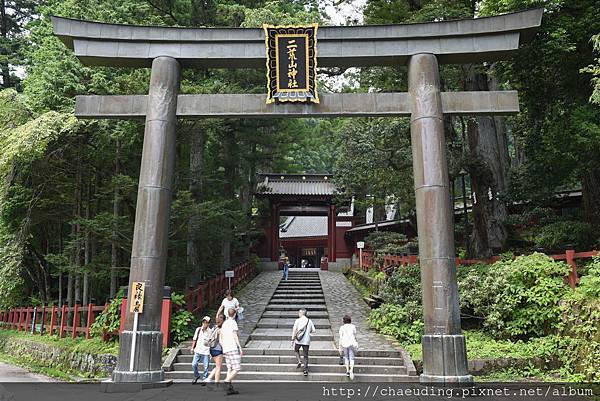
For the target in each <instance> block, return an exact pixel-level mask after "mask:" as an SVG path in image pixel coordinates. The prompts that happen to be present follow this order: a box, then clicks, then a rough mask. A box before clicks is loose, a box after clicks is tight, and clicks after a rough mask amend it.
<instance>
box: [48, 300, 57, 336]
mask: <svg viewBox="0 0 600 401" xmlns="http://www.w3.org/2000/svg"><path fill="white" fill-rule="evenodd" d="M55 325H56V305H52V310H51V311H50V333H49V334H50V335H53V334H54V326H55Z"/></svg>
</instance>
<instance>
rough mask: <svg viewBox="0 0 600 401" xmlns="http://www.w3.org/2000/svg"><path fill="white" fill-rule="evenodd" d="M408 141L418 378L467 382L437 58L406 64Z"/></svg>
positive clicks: (416, 57)
mask: <svg viewBox="0 0 600 401" xmlns="http://www.w3.org/2000/svg"><path fill="white" fill-rule="evenodd" d="M408 91H409V98H410V105H411V125H410V130H411V143H412V155H413V172H414V180H415V198H416V209H417V225H418V235H419V259H420V266H421V285H422V287H423V289H422V291H423V319H424V322H425V335H424V336H423V341H422V346H423V374H422V375H421V382H425V383H429V382H441V383H445V382H450V383H452V382H471V381H472V380H473V378H472V377H471V376H470V375H469V374H468V371H467V354H466V347H465V338H464V336H463V335H462V334H461V330H460V310H459V303H458V285H457V282H456V260H455V252H454V229H453V219H452V218H453V216H452V207H451V204H450V203H451V202H450V191H449V177H448V163H447V161H446V142H445V138H444V122H443V110H442V99H441V95H440V77H439V69H438V61H437V59H436V57H435V55H433V54H428V53H423V54H417V55H414V56H412V57H411V58H410V62H409V66H408Z"/></svg>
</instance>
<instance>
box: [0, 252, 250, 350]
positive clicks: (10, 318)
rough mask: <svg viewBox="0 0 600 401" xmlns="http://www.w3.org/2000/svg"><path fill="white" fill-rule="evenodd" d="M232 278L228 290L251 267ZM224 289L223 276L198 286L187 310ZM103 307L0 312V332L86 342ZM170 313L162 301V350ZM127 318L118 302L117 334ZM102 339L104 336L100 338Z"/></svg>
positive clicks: (216, 298) (211, 301)
mask: <svg viewBox="0 0 600 401" xmlns="http://www.w3.org/2000/svg"><path fill="white" fill-rule="evenodd" d="M230 270H233V271H234V277H233V278H232V279H231V287H232V288H235V287H236V286H237V285H238V284H239V283H240V282H242V281H244V280H246V279H248V278H249V277H250V276H251V275H252V272H253V265H252V264H251V263H249V262H244V263H240V264H238V265H236V266H235V267H233V268H232V269H230ZM227 287H228V279H227V278H226V277H225V274H224V273H221V274H219V275H218V276H216V277H213V278H211V279H209V280H208V281H206V282H204V283H201V284H200V285H198V287H197V288H195V289H193V290H192V291H190V292H189V293H188V294H187V295H186V301H187V302H186V303H187V310H189V311H190V312H192V313H196V314H200V313H202V312H204V311H205V310H206V308H209V307H211V306H213V305H215V304H216V303H218V302H220V301H221V297H222V296H223V295H224V294H225V291H226V290H227ZM107 307H108V304H105V305H94V304H89V305H87V306H85V305H83V306H82V305H75V306H73V307H67V306H66V305H63V306H62V308H59V307H57V306H27V307H22V306H20V307H17V308H12V309H8V310H2V311H0V328H2V329H6V330H17V331H23V332H30V333H32V334H38V335H45V334H49V335H58V336H59V337H65V336H67V335H69V336H71V337H72V338H76V337H78V336H80V335H82V336H84V337H85V338H86V339H89V338H90V337H91V333H90V327H91V326H92V324H93V323H94V320H95V318H96V317H97V315H98V314H100V313H102V311H104V309H105V308H107ZM172 313H173V303H172V302H171V299H168V298H165V299H163V303H162V314H161V321H160V331H161V332H162V333H163V346H165V347H166V346H168V344H169V326H170V324H171V315H172ZM126 317H127V298H123V300H122V302H121V322H120V327H119V332H122V331H123V330H124V329H125V318H126ZM103 337H105V336H103Z"/></svg>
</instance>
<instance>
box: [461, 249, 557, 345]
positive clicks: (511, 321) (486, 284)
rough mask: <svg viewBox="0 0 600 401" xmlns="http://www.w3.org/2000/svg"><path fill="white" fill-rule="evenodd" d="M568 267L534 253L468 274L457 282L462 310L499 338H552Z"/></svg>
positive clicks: (473, 270) (471, 271)
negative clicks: (468, 312) (479, 319)
mask: <svg viewBox="0 0 600 401" xmlns="http://www.w3.org/2000/svg"><path fill="white" fill-rule="evenodd" d="M568 271H569V267H568V266H567V265H566V264H565V263H562V262H555V261H553V260H552V259H550V258H549V257H547V256H546V255H543V254H540V253H534V254H532V255H528V256H519V257H517V258H516V259H514V260H510V261H501V262H498V263H495V264H493V265H491V266H489V268H488V269H487V271H481V272H479V271H477V270H475V269H472V270H470V271H469V272H466V273H464V274H463V275H462V277H461V280H460V281H459V288H460V292H461V308H462V309H463V311H472V312H473V314H474V315H476V316H479V317H482V318H484V319H485V320H484V323H483V328H484V329H485V330H487V331H489V332H490V333H491V334H493V335H495V336H500V337H510V336H517V337H523V338H527V337H531V336H544V335H548V334H551V333H552V332H554V331H555V330H556V328H557V324H558V320H559V319H558V318H559V316H560V309H559V306H558V305H559V301H560V300H561V299H562V298H563V297H564V296H565V294H566V293H567V292H568V291H569V287H568V286H567V285H566V284H565V283H564V277H565V276H566V274H567V273H568Z"/></svg>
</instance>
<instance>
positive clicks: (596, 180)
mask: <svg viewBox="0 0 600 401" xmlns="http://www.w3.org/2000/svg"><path fill="white" fill-rule="evenodd" d="M581 184H582V185H581V189H582V197H583V213H584V215H585V220H586V221H587V222H589V223H591V224H592V225H593V226H594V227H596V228H597V227H600V167H595V168H593V167H592V168H589V169H587V171H585V172H584V174H583V177H582V179H581Z"/></svg>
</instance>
